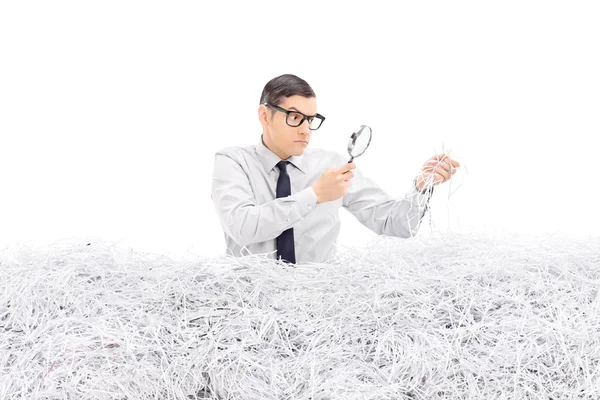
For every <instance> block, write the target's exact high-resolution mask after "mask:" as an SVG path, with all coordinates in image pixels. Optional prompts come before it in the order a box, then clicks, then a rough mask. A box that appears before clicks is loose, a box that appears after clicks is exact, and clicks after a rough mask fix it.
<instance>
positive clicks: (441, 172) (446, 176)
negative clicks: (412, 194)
mask: <svg viewBox="0 0 600 400" xmlns="http://www.w3.org/2000/svg"><path fill="white" fill-rule="evenodd" d="M435 173H436V174H439V175H441V176H442V177H443V178H444V180H447V179H450V172H448V171H446V170H445V169H444V168H442V167H437V168H436V169H435Z"/></svg>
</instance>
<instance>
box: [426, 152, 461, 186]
mask: <svg viewBox="0 0 600 400" xmlns="http://www.w3.org/2000/svg"><path fill="white" fill-rule="evenodd" d="M458 167H460V163H459V162H458V161H456V160H453V159H451V158H450V157H448V156H447V155H445V154H436V155H435V156H433V157H431V158H430V159H429V160H427V161H426V162H425V164H423V168H422V169H421V172H420V173H419V176H418V177H417V181H416V188H417V190H418V191H420V192H423V190H424V189H425V188H429V187H433V186H436V185H439V184H442V183H444V182H446V181H449V180H450V179H451V178H452V175H454V174H455V173H456V169H457V168H458ZM432 177H433V178H432Z"/></svg>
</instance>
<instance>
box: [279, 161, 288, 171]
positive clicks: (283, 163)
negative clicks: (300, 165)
mask: <svg viewBox="0 0 600 400" xmlns="http://www.w3.org/2000/svg"><path fill="white" fill-rule="evenodd" d="M288 163H289V161H279V162H278V163H277V167H278V168H279V170H280V171H281V172H287V170H286V167H287V165H288Z"/></svg>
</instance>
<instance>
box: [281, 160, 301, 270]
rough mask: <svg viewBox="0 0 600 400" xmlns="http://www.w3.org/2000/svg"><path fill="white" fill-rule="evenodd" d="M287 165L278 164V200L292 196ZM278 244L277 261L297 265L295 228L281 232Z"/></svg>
mask: <svg viewBox="0 0 600 400" xmlns="http://www.w3.org/2000/svg"><path fill="white" fill-rule="evenodd" d="M287 164H288V162H287V161H280V162H278V163H277V167H279V170H280V171H281V172H280V173H279V179H278V180H277V191H276V192H277V198H280V197H287V196H290V195H291V194H292V187H291V185H290V176H289V175H288V173H287V171H286V169H285V167H286V165H287ZM276 242H277V259H279V258H281V259H282V260H283V261H287V262H290V263H293V264H295V263H296V251H295V250H294V228H289V229H287V230H285V231H283V232H281V235H279V236H277V239H276Z"/></svg>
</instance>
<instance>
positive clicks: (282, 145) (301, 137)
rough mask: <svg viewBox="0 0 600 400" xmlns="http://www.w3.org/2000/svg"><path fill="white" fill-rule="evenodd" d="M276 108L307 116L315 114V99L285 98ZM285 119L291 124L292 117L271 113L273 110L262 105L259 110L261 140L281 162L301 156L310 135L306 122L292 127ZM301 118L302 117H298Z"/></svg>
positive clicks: (302, 97) (282, 113) (278, 112)
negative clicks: (262, 134)
mask: <svg viewBox="0 0 600 400" xmlns="http://www.w3.org/2000/svg"><path fill="white" fill-rule="evenodd" d="M277 106H279V107H281V108H283V109H286V110H290V111H299V112H301V113H303V114H306V115H309V116H313V115H315V114H316V113H317V99H316V98H315V97H304V96H298V95H296V96H290V97H285V98H284V99H283V101H282V102H280V103H279V104H277ZM286 118H289V120H288V121H290V122H292V124H293V118H294V117H293V116H290V117H288V115H286V113H284V112H281V111H275V112H274V113H273V109H271V108H270V107H267V106H264V105H261V106H260V108H259V119H260V122H261V124H262V126H263V129H264V136H263V140H264V142H265V144H266V145H267V147H268V148H269V149H271V151H273V152H274V153H275V154H277V155H278V156H279V157H280V158H281V159H282V160H285V159H287V158H288V157H289V156H299V155H302V154H303V153H304V149H306V147H307V146H308V143H310V138H311V133H312V131H311V130H310V129H309V127H308V121H306V120H305V121H303V122H302V124H301V125H300V126H297V127H292V126H289V125H288V124H287V123H286ZM301 118H302V116H300V119H301ZM298 121H299V120H298Z"/></svg>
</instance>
